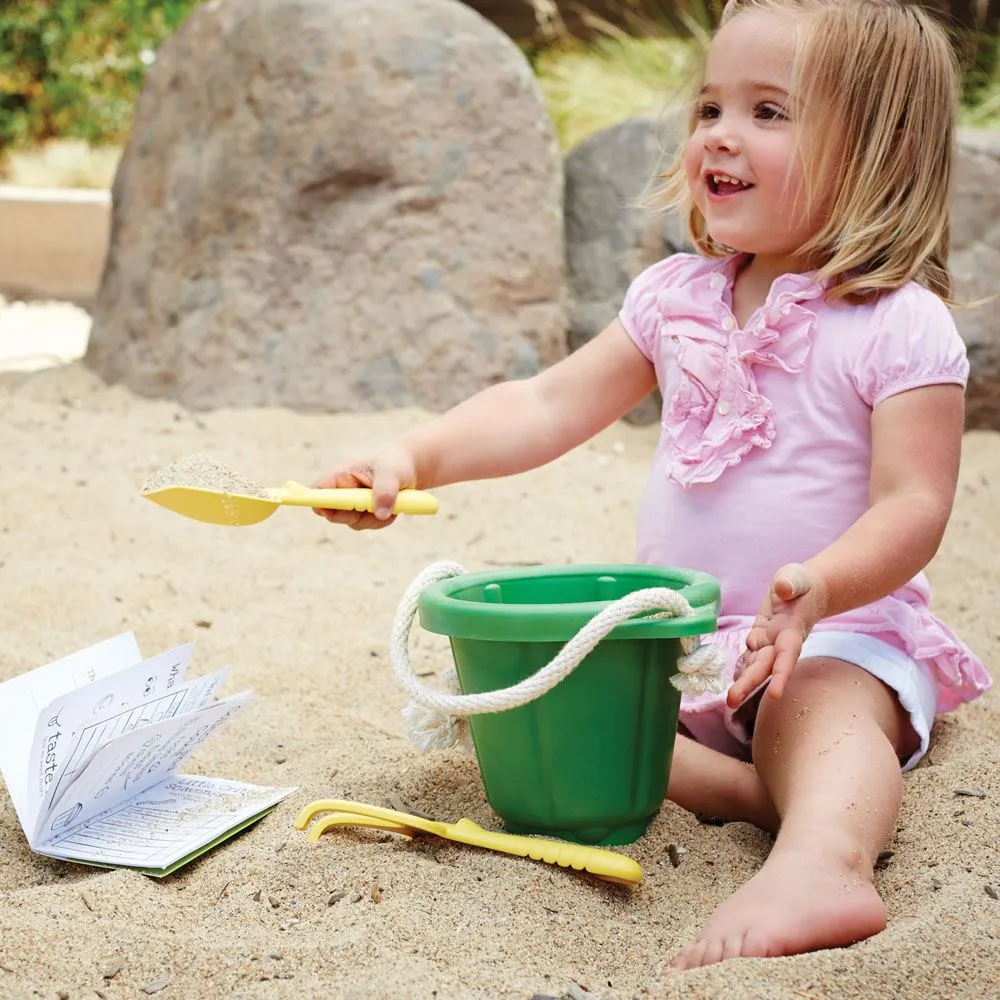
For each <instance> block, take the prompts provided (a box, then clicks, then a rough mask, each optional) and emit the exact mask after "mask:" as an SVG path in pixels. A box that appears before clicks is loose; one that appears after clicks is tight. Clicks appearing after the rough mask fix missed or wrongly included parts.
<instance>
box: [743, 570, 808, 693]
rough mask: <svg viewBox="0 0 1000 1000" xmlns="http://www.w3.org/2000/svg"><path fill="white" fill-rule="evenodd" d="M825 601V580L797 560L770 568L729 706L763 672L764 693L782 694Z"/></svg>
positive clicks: (747, 691) (750, 687) (756, 681)
mask: <svg viewBox="0 0 1000 1000" xmlns="http://www.w3.org/2000/svg"><path fill="white" fill-rule="evenodd" d="M825 607H826V585H825V584H824V582H823V581H822V580H821V579H819V578H818V577H817V576H816V575H815V574H814V573H812V572H810V570H808V569H807V568H806V567H805V566H803V565H802V564H801V563H789V565H787V566H782V568H781V569H779V570H778V572H777V573H775V574H774V580H773V582H772V584H771V590H770V591H769V593H768V594H767V596H766V597H765V598H764V601H763V602H762V604H761V606H760V611H759V612H758V613H757V617H756V618H755V619H754V623H753V627H752V628H751V629H750V634H749V635H748V636H747V654H746V661H745V664H746V665H745V667H744V669H743V672H742V673H741V674H740V676H739V677H738V678H737V679H736V681H735V683H734V684H733V686H732V687H731V688H730V689H729V693H728V695H727V696H726V700H727V702H728V704H729V706H730V707H731V708H736V707H737V706H738V705H740V704H741V703H742V702H743V701H744V699H745V698H746V697H747V696H748V695H749V694H750V693H751V692H752V691H753V690H754V688H756V687H757V686H758V685H759V684H760V683H761V682H762V681H764V680H766V679H767V678H768V677H770V678H771V683H770V684H769V685H768V689H767V691H768V694H769V695H770V696H771V697H772V698H780V697H781V695H782V692H783V691H784V690H785V685H786V684H787V683H788V678H789V677H790V676H791V674H792V671H793V670H794V669H795V664H796V663H798V660H799V655H800V654H801V652H802V644H803V643H804V642H805V640H806V636H808V635H809V633H810V632H811V631H812V628H813V626H814V625H815V624H816V622H818V621H819V620H820V619H821V618H822V617H823V616H824V614H825Z"/></svg>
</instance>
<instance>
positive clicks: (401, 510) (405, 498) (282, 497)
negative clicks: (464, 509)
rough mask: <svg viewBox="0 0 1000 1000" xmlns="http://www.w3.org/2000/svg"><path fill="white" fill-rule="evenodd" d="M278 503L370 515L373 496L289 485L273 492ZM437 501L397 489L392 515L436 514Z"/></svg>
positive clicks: (369, 492)
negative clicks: (354, 511)
mask: <svg viewBox="0 0 1000 1000" xmlns="http://www.w3.org/2000/svg"><path fill="white" fill-rule="evenodd" d="M274 497H275V499H276V500H278V501H279V502H280V503H283V504H286V505H288V506H291V507H322V508H324V509H326V510H359V511H367V512H368V513H369V514H370V513H371V512H372V509H373V507H374V503H375V495H374V493H373V491H372V490H370V489H363V488H360V487H359V488H355V489H335V490H311V489H308V488H307V487H305V486H300V485H299V484H298V483H292V482H288V483H285V485H284V487H282V489H280V490H275V491H274ZM437 510H438V502H437V499H436V498H435V497H434V496H432V495H431V494H430V493H425V492H424V491H423V490H400V491H399V493H397V494H396V503H395V505H394V506H393V508H392V512H393V514H436V513H437Z"/></svg>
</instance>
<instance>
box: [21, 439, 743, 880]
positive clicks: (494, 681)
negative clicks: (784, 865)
mask: <svg viewBox="0 0 1000 1000" xmlns="http://www.w3.org/2000/svg"><path fill="white" fill-rule="evenodd" d="M142 493H143V495H144V496H145V497H146V498H147V499H149V500H151V501H153V502H155V503H157V504H158V505H160V506H161V507H165V508H167V509H168V510H171V511H174V512H175V513H178V514H181V515H183V516H185V517H188V518H193V519H195V520H199V521H204V522H207V523H210V524H216V525H228V526H246V525H252V524H257V523H259V522H261V521H263V520H264V519H266V518H268V517H270V516H271V515H272V514H273V513H275V511H276V510H277V509H278V507H280V506H292V507H322V508H329V509H336V510H357V511H371V510H372V504H373V491H372V490H370V489H363V488H357V489H309V488H306V487H304V486H300V485H298V484H297V483H293V482H289V483H286V484H285V485H284V486H282V487H280V488H264V487H261V486H259V485H257V484H256V483H255V482H253V481H252V480H250V479H248V478H246V477H244V476H243V475H241V474H239V473H237V472H234V471H233V470H231V469H229V468H227V467H226V466H224V465H222V464H221V463H219V462H217V461H215V460H214V459H212V458H210V457H208V456H204V455H197V456H191V457H189V458H185V459H182V460H180V461H178V462H175V463H173V464H172V465H170V466H167V467H166V468H164V469H162V470H160V471H158V472H156V473H154V474H153V475H151V476H150V477H149V478H148V479H147V480H146V482H145V483H144V485H143V490H142ZM437 509H438V502H437V500H436V499H435V498H434V497H433V496H432V495H431V494H429V493H426V492H424V491H421V490H402V491H400V493H399V495H398V498H397V501H396V505H395V508H394V513H397V514H411V515H423V514H433V513H435V512H436V511H437ZM718 602H719V586H718V583H717V582H716V580H714V579H713V578H712V577H710V576H708V575H707V574H704V573H698V572H694V571H691V570H685V569H677V568H671V567H661V566H640V565H628V564H624V565H617V564H613V565H604V564H602V565H567V566H528V567H522V568H517V569H507V570H499V571H495V572H483V573H467V572H466V571H465V570H464V569H463V568H462V567H461V566H459V565H458V564H457V563H452V562H438V563H435V564H433V565H431V566H429V567H427V568H426V569H425V570H424V571H423V572H422V573H420V574H419V575H418V576H417V578H416V579H415V580H414V581H413V582H412V583H411V584H410V586H409V587H408V588H407V589H406V592H405V593H404V595H403V597H402V599H401V601H400V604H399V607H398V610H397V612H396V616H395V620H394V622H393V625H392V633H391V638H390V655H391V659H392V664H393V669H394V672H395V675H396V679H397V681H398V682H399V684H400V686H401V687H402V688H403V690H404V691H405V692H406V694H407V695H409V697H410V699H411V701H410V703H409V705H407V706H406V708H405V709H404V710H403V718H404V722H405V725H406V729H407V733H408V735H409V736H410V739H411V740H412V741H413V742H414V743H415V744H416V745H417V746H419V747H421V748H422V749H424V750H430V749H434V748H438V747H447V746H450V745H452V744H454V743H455V742H457V741H459V740H460V739H462V738H463V737H467V738H468V742H469V743H470V744H471V747H472V748H473V751H474V753H475V757H476V760H477V763H478V765H479V771H480V774H481V776H482V781H483V787H484V791H485V794H486V799H487V800H488V802H489V804H490V806H491V807H492V808H493V810H494V811H495V812H496V814H497V815H498V816H499V817H500V819H501V821H502V822H503V825H504V827H505V829H506V832H494V831H490V830H486V829H483V828H482V827H481V826H479V825H477V824H476V823H473V822H472V821H471V820H469V819H459V820H458V821H456V822H439V821H437V820H432V819H429V818H427V817H425V816H418V815H411V814H408V813H403V812H399V811H396V810H391V809H385V808H382V807H379V806H375V805H368V804H366V803H361V802H351V801H347V800H341V799H319V800H317V801H315V802H312V803H310V804H308V805H306V806H305V807H304V808H302V809H301V810H300V812H299V814H298V816H297V817H296V820H295V825H296V827H297V828H298V829H300V830H307V831H308V835H309V837H310V839H312V840H314V841H315V840H319V838H320V837H321V836H322V834H323V833H325V832H327V831H330V830H334V829H337V828H339V827H362V828H376V829H380V830H385V831H389V832H391V833H395V834H399V835H401V836H404V837H413V836H417V835H421V834H430V835H434V836H438V837H442V838H445V839H448V840H453V841H456V842H459V843H464V844H469V845H473V846H477V847H481V848H486V849H489V850H494V851H500V852H503V853H507V854H511V855H516V856H520V857H529V858H533V859H535V860H538V861H544V862H547V863H549V864H555V865H559V866H562V867H565V868H570V869H576V870H585V871H588V872H590V873H591V874H593V875H596V876H598V877H600V878H602V879H607V880H610V881H613V882H619V883H623V884H626V885H635V884H637V883H638V882H639V881H640V880H641V879H642V870H641V868H640V867H639V865H638V864H637V863H636V862H635V861H634V860H632V859H631V858H628V857H626V856H625V855H623V854H621V853H619V852H616V851H613V850H609V849H608V848H609V847H611V846H614V845H622V844H630V843H633V842H634V841H636V840H637V839H639V838H640V837H641V836H642V835H643V834H644V833H645V831H646V829H647V826H648V824H649V822H650V820H651V819H652V817H653V816H654V815H655V813H656V811H657V810H658V809H659V808H660V805H661V804H662V802H663V800H664V797H665V795H666V789H667V780H668V776H669V771H670V763H671V757H672V754H673V747H674V739H675V733H676V728H677V713H678V709H679V706H680V696H681V692H682V691H691V692H695V693H697V692H701V691H706V690H720V689H721V685H722V683H723V682H722V674H721V662H720V657H719V654H718V652H717V651H716V650H715V649H713V648H712V647H711V646H706V645H701V644H699V640H698V637H699V636H703V635H705V634H708V633H711V632H714V631H715V627H716V616H717V612H718ZM417 620H419V623H420V625H421V627H422V628H424V629H425V630H427V631H429V632H433V633H437V634H440V635H444V636H447V637H448V639H449V642H450V646H451V651H452V656H453V660H454V665H453V668H451V669H449V670H446V671H445V672H444V682H445V685H446V687H448V688H449V690H442V689H439V688H433V687H429V686H428V685H426V684H424V683H423V681H421V680H420V678H419V677H418V676H417V675H416V673H415V671H414V670H413V668H412V666H411V664H410V662H409V656H408V651H407V650H408V643H409V636H410V632H411V629H412V628H413V626H414V624H415V623H416V622H417ZM186 652H187V650H185V653H186ZM43 669H44V668H43ZM139 672H140V673H141V668H140V669H139ZM165 692H166V689H165ZM165 692H164V693H165ZM136 698H137V701H142V696H141V695H140V694H138V693H137V695H136ZM198 710H199V711H201V710H209V711H223V712H224V711H225V709H224V708H223V709H215V708H214V707H213V706H212V705H210V704H209V703H208V702H206V704H205V705H201V704H199V706H198ZM141 714H142V713H141V712H140V713H139V715H141ZM147 714H148V713H147ZM150 721H151V718H150V719H144V720H138V719H137V720H136V722H135V724H136V725H137V726H138V727H139V728H141V726H143V725H146V724H148V723H149V722H150ZM156 723H157V724H158V725H159V727H160V728H166V729H169V728H170V724H169V723H168V724H167V725H166V726H164V723H163V720H162V718H160V719H157V720H156ZM150 732H152V730H150ZM135 738H138V737H135ZM67 742H68V741H67ZM110 752H111V751H106V752H105V756H108V753H110ZM170 763H171V767H170V768H169V771H165V775H167V776H168V777H170V778H171V780H174V781H175V782H176V781H180V780H182V778H181V776H178V775H177V774H176V773H175V767H174V765H175V764H176V763H179V761H171V762H170ZM87 765H88V761H86V760H82V759H81V760H74V762H73V766H74V767H75V768H76V769H77V771H79V772H82V771H83V770H84V769H85V768H86V767H87ZM262 791H263V790H262ZM267 791H268V792H269V793H270V794H271V799H270V800H269V801H267V802H266V803H265V802H263V801H261V804H260V805H259V806H258V807H257V808H256V809H249V808H248V809H246V810H243V812H242V813H241V815H240V817H239V819H240V822H239V823H232V824H224V825H225V826H226V827H227V829H225V830H223V829H221V828H220V829H219V830H214V831H213V833H214V836H212V837H207V838H206V839H205V840H204V841H203V842H202V844H199V845H197V848H200V849H192V848H191V847H190V845H186V846H188V850H187V851H185V852H183V853H184V854H190V855H191V856H197V854H200V853H202V850H204V849H207V848H208V847H209V846H214V843H218V842H221V840H222V839H225V836H226V835H231V834H232V832H235V830H233V829H232V827H233V826H238V827H240V828H242V826H243V825H247V823H249V822H253V821H255V820H256V819H259V818H260V817H261V816H262V815H264V814H265V813H266V812H267V811H270V809H271V808H273V807H274V805H276V804H277V801H279V800H280V798H283V797H284V796H285V795H287V794H289V792H290V791H291V789H280V790H277V789H274V790H267ZM255 803H256V800H255ZM64 804H65V803H64ZM53 808H54V806H53ZM91 812H95V814H96V811H95V810H91ZM60 815H62V813H60ZM94 818H95V817H91V820H93V819H94ZM65 824H66V828H67V830H69V827H70V826H71V825H72V819H70V820H65ZM69 832H72V831H71V830H70V831H69ZM216 838H218V839H216ZM32 839H33V841H34V840H36V839H37V838H32ZM33 846H34V844H33ZM175 853H176V852H175ZM188 859H189V858H188V857H184V858H183V861H182V860H181V858H180V857H176V856H175V857H172V858H171V859H170V862H169V863H164V864H163V865H162V870H161V872H157V873H158V874H159V873H164V874H165V873H166V870H175V868H176V867H178V862H180V863H184V861H186V860H188ZM78 860H86V859H85V858H78ZM95 860H96V859H95ZM116 860H118V859H115V860H112V859H111V858H110V857H108V858H103V857H102V859H101V861H103V862H104V863H111V864H114V863H115V861H116ZM101 861H98V863H101ZM119 863H121V862H120V861H119ZM124 864H125V865H128V864H129V862H128V860H124ZM132 866H133V867H145V868H146V869H147V870H148V868H149V865H148V864H147V865H145V866H141V865H140V866H136V865H132Z"/></svg>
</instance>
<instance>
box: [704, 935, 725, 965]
mask: <svg viewBox="0 0 1000 1000" xmlns="http://www.w3.org/2000/svg"><path fill="white" fill-rule="evenodd" d="M725 942H726V939H725V938H712V939H711V940H709V941H706V942H705V947H704V948H703V949H702V953H701V961H700V962H699V963H698V964H699V965H715V963H716V962H721V961H722V959H723V949H724V947H725Z"/></svg>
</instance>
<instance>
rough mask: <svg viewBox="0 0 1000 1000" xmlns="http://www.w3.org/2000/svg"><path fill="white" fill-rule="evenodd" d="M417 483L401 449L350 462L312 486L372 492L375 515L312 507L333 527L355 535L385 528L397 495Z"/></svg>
mask: <svg viewBox="0 0 1000 1000" xmlns="http://www.w3.org/2000/svg"><path fill="white" fill-rule="evenodd" d="M416 479H417V475H416V471H415V469H414V462H413V459H412V458H411V457H410V455H409V454H408V453H407V452H406V451H405V450H403V449H396V450H394V451H389V452H384V453H383V454H381V455H376V456H374V457H372V458H364V459H360V460H358V461H355V462H349V463H347V464H345V465H341V466H338V467H337V468H336V469H334V470H333V471H332V472H330V473H328V474H327V475H325V476H321V477H320V478H319V479H318V480H316V483H315V484H314V486H315V488H316V489H345V488H346V489H354V488H357V487H359V486H360V487H363V488H366V489H371V490H373V491H374V493H375V503H374V505H373V506H374V513H371V514H369V513H367V512H366V511H357V510H326V509H323V508H320V507H314V508H313V512H314V513H316V514H318V515H319V516H320V517H325V518H326V520H328V521H330V522H331V523H332V524H346V525H347V526H348V527H349V528H353V529H354V530H355V531H363V530H365V529H374V528H387V527H388V526H389V525H390V524H392V523H393V521H395V520H396V517H395V515H394V514H393V513H392V508H393V506H394V505H395V503H396V494H397V493H398V492H399V491H400V490H402V489H410V488H413V487H415V485H416Z"/></svg>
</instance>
